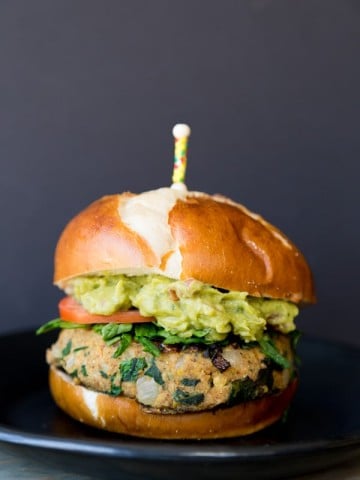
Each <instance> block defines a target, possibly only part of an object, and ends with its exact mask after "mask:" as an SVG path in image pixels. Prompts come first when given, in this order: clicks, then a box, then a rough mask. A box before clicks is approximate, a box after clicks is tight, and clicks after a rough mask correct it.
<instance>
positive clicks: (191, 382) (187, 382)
mask: <svg viewBox="0 0 360 480" xmlns="http://www.w3.org/2000/svg"><path fill="white" fill-rule="evenodd" d="M181 383H182V384H183V385H184V386H185V387H196V385H197V384H198V383H200V380H199V379H198V378H187V377H185V378H182V379H181Z"/></svg>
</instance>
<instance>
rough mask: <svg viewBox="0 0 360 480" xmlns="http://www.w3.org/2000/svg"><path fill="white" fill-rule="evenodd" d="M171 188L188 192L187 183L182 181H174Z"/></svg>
mask: <svg viewBox="0 0 360 480" xmlns="http://www.w3.org/2000/svg"><path fill="white" fill-rule="evenodd" d="M171 188H172V189H173V190H179V191H180V192H186V191H187V187H186V185H185V183H180V182H179V183H173V184H172V185H171Z"/></svg>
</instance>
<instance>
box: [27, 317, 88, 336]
mask: <svg viewBox="0 0 360 480" xmlns="http://www.w3.org/2000/svg"><path fill="white" fill-rule="evenodd" d="M87 327H88V326H87V325H85V324H82V323H72V322H65V321H64V320H61V318H55V319H54V320H50V322H47V323H45V324H44V325H42V326H41V327H39V328H38V329H37V330H36V332H35V333H36V335H41V334H43V333H47V332H51V331H52V330H56V329H58V328H63V329H73V328H87Z"/></svg>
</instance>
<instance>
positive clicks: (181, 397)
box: [173, 388, 204, 405]
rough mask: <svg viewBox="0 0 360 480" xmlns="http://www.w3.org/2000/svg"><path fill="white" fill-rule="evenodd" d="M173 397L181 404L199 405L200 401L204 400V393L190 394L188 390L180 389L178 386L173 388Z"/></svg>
mask: <svg viewBox="0 0 360 480" xmlns="http://www.w3.org/2000/svg"><path fill="white" fill-rule="evenodd" d="M173 399H174V400H175V402H177V403H180V404H182V405H199V404H200V403H201V402H203V401H204V394H203V393H195V394H191V393H189V392H184V390H180V388H178V389H176V390H175V393H174V395H173Z"/></svg>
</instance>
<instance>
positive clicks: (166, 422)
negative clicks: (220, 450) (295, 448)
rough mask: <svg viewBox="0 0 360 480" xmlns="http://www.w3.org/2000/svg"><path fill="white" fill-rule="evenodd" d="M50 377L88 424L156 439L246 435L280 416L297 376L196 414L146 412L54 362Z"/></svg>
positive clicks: (61, 401)
mask: <svg viewBox="0 0 360 480" xmlns="http://www.w3.org/2000/svg"><path fill="white" fill-rule="evenodd" d="M49 382H50V390H51V393H52V396H53V398H54V400H55V402H56V403H57V405H58V406H59V407H60V408H61V409H62V410H64V411H65V412H66V413H67V414H68V415H70V416H71V417H73V418H75V419H76V420H79V421H81V422H83V423H85V424H87V425H91V426H93V427H97V428H100V429H103V430H109V431H111V432H116V433H121V434H125V435H133V436H137V437H145V438H158V439H210V438H227V437H236V436H241V435H248V434H250V433H254V432H256V431H258V430H261V429H263V428H265V427H267V426H269V425H271V424H273V423H274V422H276V421H277V420H279V419H280V418H281V416H282V414H283V413H284V411H285V410H286V408H287V407H288V405H289V404H290V402H291V399H292V397H293V395H294V393H295V390H296V386H297V381H296V380H294V381H293V382H292V383H290V385H289V386H288V387H287V389H286V390H284V391H283V392H281V393H279V394H277V395H273V396H268V397H264V398H262V399H259V400H254V401H251V402H246V403H243V404H239V405H236V406H233V407H228V408H222V409H217V410H213V411H211V410H208V411H204V412H199V413H187V414H175V415H162V414H155V413H147V412H146V411H144V410H143V408H142V407H141V405H140V404H139V403H138V402H136V400H133V399H130V398H126V397H121V396H120V397H114V396H110V395H107V394H105V393H95V392H91V393H90V396H91V401H90V402H89V400H88V401H87V400H86V395H87V394H89V392H90V391H89V390H87V389H86V388H84V387H82V386H80V385H76V384H75V383H74V382H73V381H72V379H71V378H70V377H69V376H66V375H65V374H64V373H62V372H61V371H60V370H58V369H56V368H55V367H50V371H49Z"/></svg>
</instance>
